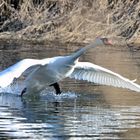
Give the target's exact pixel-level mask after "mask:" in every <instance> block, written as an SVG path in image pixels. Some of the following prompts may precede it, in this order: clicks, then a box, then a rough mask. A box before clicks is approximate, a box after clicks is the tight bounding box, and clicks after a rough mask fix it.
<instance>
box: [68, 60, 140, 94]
mask: <svg viewBox="0 0 140 140" xmlns="http://www.w3.org/2000/svg"><path fill="white" fill-rule="evenodd" d="M69 77H70V78H75V79H78V80H86V81H89V82H93V83H96V84H101V85H110V86H114V87H122V88H127V89H131V90H134V91H137V92H140V85H138V84H136V83H134V81H133V80H132V81H131V80H129V79H127V78H124V77H123V76H121V75H119V74H117V73H114V72H112V71H110V70H108V69H105V68H103V67H100V66H98V65H95V64H92V63H88V62H78V63H77V64H76V65H75V69H74V71H73V73H72V74H71V75H70V76H69Z"/></svg>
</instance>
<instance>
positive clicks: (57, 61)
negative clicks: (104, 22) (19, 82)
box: [0, 37, 140, 96]
mask: <svg viewBox="0 0 140 140" xmlns="http://www.w3.org/2000/svg"><path fill="white" fill-rule="evenodd" d="M103 45H112V43H111V41H110V40H109V39H108V38H101V37H97V38H96V39H95V41H94V42H92V43H91V44H89V45H87V46H85V47H83V48H81V49H79V50H78V51H76V52H74V53H72V54H71V55H67V56H56V57H52V58H45V59H41V60H39V59H23V60H21V61H19V62H17V63H16V64H14V65H12V66H10V67H9V68H7V69H5V70H3V71H1V72H0V87H2V88H4V87H7V86H8V85H10V84H11V83H12V82H13V81H14V80H15V79H18V78H19V77H21V76H23V75H26V76H25V80H24V82H25V87H24V89H23V90H22V92H21V96H23V94H24V93H39V92H41V91H42V90H44V89H45V88H46V86H53V87H54V89H55V91H56V94H61V90H60V87H59V84H58V82H59V81H61V80H63V79H65V78H66V77H69V78H74V79H78V80H86V81H88V82H93V83H96V84H100V85H109V86H114V87H122V88H127V89H130V90H133V91H136V92H140V85H138V84H136V83H135V81H134V80H133V81H131V80H129V79H127V78H125V77H123V76H121V75H119V74H117V73H115V72H112V71H111V70H108V69H106V68H103V67H101V66H98V65H95V64H92V63H90V62H79V61H78V60H79V57H80V56H81V55H83V54H84V53H85V52H86V51H87V50H88V49H90V48H94V47H96V46H103Z"/></svg>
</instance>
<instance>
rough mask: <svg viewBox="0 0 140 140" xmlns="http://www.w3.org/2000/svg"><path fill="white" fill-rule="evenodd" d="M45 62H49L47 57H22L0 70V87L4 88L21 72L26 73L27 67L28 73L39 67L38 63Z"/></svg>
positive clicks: (43, 63)
mask: <svg viewBox="0 0 140 140" xmlns="http://www.w3.org/2000/svg"><path fill="white" fill-rule="evenodd" d="M47 63H49V58H48V59H42V60H37V59H23V60H21V61H19V62H18V63H16V64H14V65H12V66H11V67H9V68H7V69H5V70H4V71H1V72H0V87H2V88H4V87H6V86H8V85H10V84H11V83H12V82H13V80H14V79H15V78H19V77H20V76H21V75H22V74H23V73H26V70H27V69H29V71H28V72H27V73H29V72H31V70H33V69H36V68H37V67H39V65H45V64H47ZM27 73H26V74H27Z"/></svg>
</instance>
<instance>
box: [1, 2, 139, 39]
mask: <svg viewBox="0 0 140 140" xmlns="http://www.w3.org/2000/svg"><path fill="white" fill-rule="evenodd" d="M139 27H140V2H139V0H19V3H18V4H17V5H13V4H11V3H10V0H1V1H0V38H7V39H9V38H11V39H22V40H41V41H42V40H56V39H57V40H59V41H63V42H88V41H90V40H93V39H94V38H95V36H107V37H112V38H117V39H120V38H123V39H126V40H129V41H136V42H137V41H138V40H139V38H140V29H139Z"/></svg>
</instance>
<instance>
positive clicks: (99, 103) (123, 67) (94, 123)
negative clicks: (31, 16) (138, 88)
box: [0, 43, 140, 140]
mask: <svg viewBox="0 0 140 140" xmlns="http://www.w3.org/2000/svg"><path fill="white" fill-rule="evenodd" d="M57 45H58V44H56V46H54V45H47V46H45V45H26V44H21V45H20V46H19V45H17V44H12V45H11V44H6V43H1V45H0V62H1V65H0V69H1V70H3V69H4V68H6V67H8V66H10V65H12V64H13V63H15V62H17V61H19V60H21V59H23V58H44V57H53V56H56V55H65V54H68V53H71V52H73V51H74V50H75V49H78V46H74V45H73V46H71V45H70V44H68V45H67V46H59V47H58V46H57ZM13 47H14V50H12V48H13ZM80 60H81V61H90V62H92V63H95V64H98V65H100V66H103V67H106V68H108V69H110V70H113V71H115V72H117V73H120V74H122V75H123V76H125V77H127V78H129V79H135V78H137V83H140V50H134V49H132V48H131V49H130V48H127V47H119V46H113V47H97V48H96V49H92V50H90V51H88V52H87V53H86V54H85V55H84V56H83V57H82V58H81V59H80ZM60 84H61V87H62V89H63V93H62V95H60V96H56V95H55V94H54V91H53V89H52V88H47V89H46V90H45V91H43V92H42V93H40V96H39V97H35V98H32V97H26V96H25V97H24V98H23V99H21V98H20V97H18V96H16V95H15V94H18V93H19V92H20V86H21V85H18V86H16V87H14V88H12V89H11V88H6V89H5V90H1V92H2V93H0V138H1V139H23V140H25V139H27V140H30V139H34V140H38V139H47V140H48V139H51V140H58V139H71V140H73V139H76V140H79V139H83V140H84V139H85V140H88V139H92V140H93V139H139V138H140V93H137V92H133V91H130V90H127V89H120V88H113V87H109V86H97V85H96V86H94V85H93V84H91V83H86V82H83V81H74V80H70V79H66V80H65V81H62V82H61V83H60ZM10 92H11V93H10Z"/></svg>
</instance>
